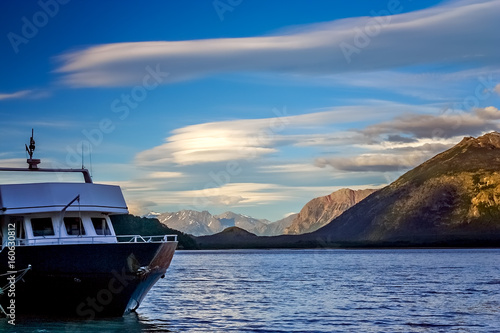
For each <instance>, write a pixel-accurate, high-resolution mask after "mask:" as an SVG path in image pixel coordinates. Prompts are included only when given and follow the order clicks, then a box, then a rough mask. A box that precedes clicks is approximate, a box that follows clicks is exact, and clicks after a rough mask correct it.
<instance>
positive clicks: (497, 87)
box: [494, 83, 500, 95]
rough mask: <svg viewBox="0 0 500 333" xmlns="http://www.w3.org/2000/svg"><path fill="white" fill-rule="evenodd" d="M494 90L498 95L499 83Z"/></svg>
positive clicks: (499, 92)
mask: <svg viewBox="0 0 500 333" xmlns="http://www.w3.org/2000/svg"><path fill="white" fill-rule="evenodd" d="M494 90H495V92H496V93H497V94H499V95H500V83H499V84H497V85H496V86H495V88H494Z"/></svg>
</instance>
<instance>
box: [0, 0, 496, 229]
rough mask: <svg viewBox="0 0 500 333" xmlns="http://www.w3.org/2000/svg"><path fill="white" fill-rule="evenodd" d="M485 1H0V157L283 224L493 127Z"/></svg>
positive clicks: (138, 208)
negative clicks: (336, 194)
mask: <svg viewBox="0 0 500 333" xmlns="http://www.w3.org/2000/svg"><path fill="white" fill-rule="evenodd" d="M499 14H500V1H498V0H459V1H439V0H400V1H398V0H389V1H385V0H384V1H373V0H371V1H368V0H362V1H350V2H347V1H327V0H317V1H306V0H291V1H265V0H252V1H250V0H215V1H214V0H197V1H164V0H161V1H160V0H158V1H143V2H136V1H118V0H111V1H105V2H101V1H77V0H40V1H22V2H20V1H9V2H7V1H2V2H1V3H0V57H1V58H0V59H1V60H2V61H1V62H0V73H1V79H0V124H1V127H0V165H1V166H8V167H24V166H26V152H25V148H24V144H26V143H29V137H30V135H31V129H32V128H34V131H35V141H36V144H37V146H36V150H35V154H34V158H40V159H41V160H42V163H41V164H40V167H41V168H42V167H44V168H79V167H81V166H82V161H83V165H84V166H85V167H87V168H89V169H91V172H92V177H93V180H94V182H96V183H107V184H116V185H119V186H121V187H122V190H123V193H124V196H125V199H126V200H127V203H128V205H129V209H130V211H131V213H134V214H136V215H141V214H145V213H147V212H149V211H156V212H166V211H169V212H172V211H178V210H182V209H194V210H198V211H202V210H208V211H209V212H210V213H212V214H220V213H222V212H225V211H233V212H236V213H241V214H246V215H250V216H252V217H256V218H265V219H268V220H270V221H274V220H278V219H281V218H283V217H285V216H287V215H288V214H290V213H294V212H299V211H300V209H301V208H302V206H303V205H304V204H305V203H307V202H308V201H309V200H311V199H312V198H314V197H318V196H323V195H327V194H329V193H331V192H333V191H335V190H338V189H340V188H345V187H348V188H352V189H364V188H381V187H383V186H385V185H387V184H389V183H391V182H392V181H394V180H396V179H397V178H398V177H399V176H401V175H402V174H403V173H404V172H406V171H408V170H410V169H411V168H413V167H415V166H417V165H418V164H420V163H422V162H423V161H425V160H427V159H428V158H430V157H432V156H434V155H436V154H438V153H440V152H442V151H444V150H446V149H448V148H449V147H451V146H453V145H454V144H456V143H458V142H459V141H460V140H461V139H462V138H463V137H464V136H479V135H482V134H484V133H487V132H490V131H494V130H498V129H499V126H500V122H499V121H500V111H499V110H498V108H499V107H500V79H499V78H500V60H499V59H500V47H498V45H500V36H499V33H498V30H499V23H498V16H499Z"/></svg>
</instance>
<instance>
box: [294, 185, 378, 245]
mask: <svg viewBox="0 0 500 333" xmlns="http://www.w3.org/2000/svg"><path fill="white" fill-rule="evenodd" d="M375 191H376V190H373V189H367V190H351V189H348V188H343V189H340V190H338V191H335V192H333V193H331V194H330V195H326V196H324V197H319V198H314V199H312V200H311V201H309V202H308V203H307V204H306V205H305V206H304V207H303V208H302V210H301V211H300V213H299V214H298V215H297V217H296V218H295V219H294V220H293V221H292V223H291V225H290V226H289V227H288V228H286V229H285V232H284V233H285V234H288V235H297V234H304V233H308V232H313V231H315V230H317V229H319V228H321V227H323V226H325V225H326V224H328V223H330V221H332V220H333V219H334V218H336V217H337V216H339V215H340V214H342V213H343V212H344V211H346V210H347V209H349V208H351V207H352V206H354V205H355V204H357V203H358V202H360V201H361V200H363V199H364V198H366V197H367V196H368V195H370V194H372V193H373V192H375Z"/></svg>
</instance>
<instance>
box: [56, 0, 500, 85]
mask: <svg viewBox="0 0 500 333" xmlns="http://www.w3.org/2000/svg"><path fill="white" fill-rule="evenodd" d="M499 13H500V2H499V1H496V0H489V1H474V0H469V1H454V2H450V3H447V4H445V5H441V6H436V7H432V8H428V9H424V10H421V11H416V12H410V13H404V14H398V15H392V16H386V17H380V18H379V19H378V20H377V19H376V18H373V17H359V18H351V19H343V20H337V21H332V22H327V23H323V24H314V25H310V26H304V27H302V28H301V29H299V31H297V30H295V31H293V32H290V33H288V34H283V33H282V34H280V35H274V36H264V37H248V38H226V39H207V40H191V41H173V42H169V41H157V42H129V43H116V44H106V45H98V46H92V47H89V48H86V49H83V50H80V51H76V52H71V53H66V54H63V55H62V56H60V57H59V61H60V62H61V65H60V67H59V68H57V70H56V71H57V72H59V73H61V74H62V75H63V77H62V79H63V81H64V82H66V83H69V84H70V85H73V86H84V87H85V86H120V85H133V84H142V83H143V79H144V76H145V74H146V71H145V69H146V68H147V66H150V67H152V68H156V67H155V66H159V68H161V70H162V71H165V72H168V73H169V76H168V77H167V78H166V80H164V83H168V82H172V81H178V80H185V79H192V78H197V77H202V76H206V75H210V74H213V73H224V72H266V71H272V72H284V73H299V74H322V75H323V74H328V73H345V72H356V71H374V70H384V69H394V68H399V67H405V66H411V65H423V64H436V63H447V64H450V63H451V64H453V63H454V64H467V65H473V66H477V65H479V66H498V61H497V59H498V57H499V56H500V49H499V48H498V47H497V45H499V44H500V36H499V34H497V33H495V32H496V30H497V28H498V14H499ZM377 22H379V23H377ZM380 22H385V23H380ZM478 22H480V24H478ZM370 29H373V30H370ZM370 31H372V32H371V33H370ZM374 31H376V32H375V33H374ZM362 34H364V35H365V39H364V40H363V39H360V37H359V36H360V35H362ZM366 36H368V38H366ZM478 36H479V37H480V38H478ZM345 45H350V47H352V48H354V49H355V50H356V51H355V52H353V53H352V54H347V55H346V53H345ZM342 46H344V47H342ZM343 49H344V50H343Z"/></svg>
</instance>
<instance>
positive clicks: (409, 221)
mask: <svg viewBox="0 0 500 333" xmlns="http://www.w3.org/2000/svg"><path fill="white" fill-rule="evenodd" d="M316 213H318V212H316ZM196 241H197V243H198V245H199V246H200V247H201V248H229V247H232V248H272V247H287V248H293V247H301V248H310V247H347V246H356V247H366V246H377V247H380V246H398V247H408V246H474V247H481V246H494V247H498V246H500V133H497V132H492V133H488V134H485V135H483V136H481V137H478V138H473V137H466V138H464V139H463V140H462V141H461V142H460V143H458V144H457V145H455V146H454V147H452V148H450V149H448V150H446V151H445V152H443V153H441V154H438V155H436V156H434V157H433V158H431V159H430V160H428V161H426V162H424V163H422V164H421V165H419V166H417V167H416V168H414V169H412V170H410V171H408V172H407V173H405V174H404V175H402V176H401V177H400V178H398V179H397V180H396V181H394V182H393V183H391V184H390V185H388V186H386V187H384V188H382V189H380V190H377V191H375V192H373V193H371V194H369V195H368V196H367V197H366V198H365V199H363V200H361V201H360V202H358V203H357V204H355V205H354V206H352V207H350V208H349V209H347V210H346V211H344V212H343V213H342V214H341V215H340V216H338V217H336V218H334V219H332V220H331V221H330V222H329V223H328V224H327V225H325V226H323V227H322V228H319V229H318V230H316V231H314V232H311V233H306V234H302V235H283V236H274V237H258V236H256V235H252V234H249V233H247V232H244V231H243V230H236V229H235V228H234V227H233V228H230V229H226V230H225V231H224V232H221V233H218V234H215V235H213V236H203V237H198V238H197V239H196Z"/></svg>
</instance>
